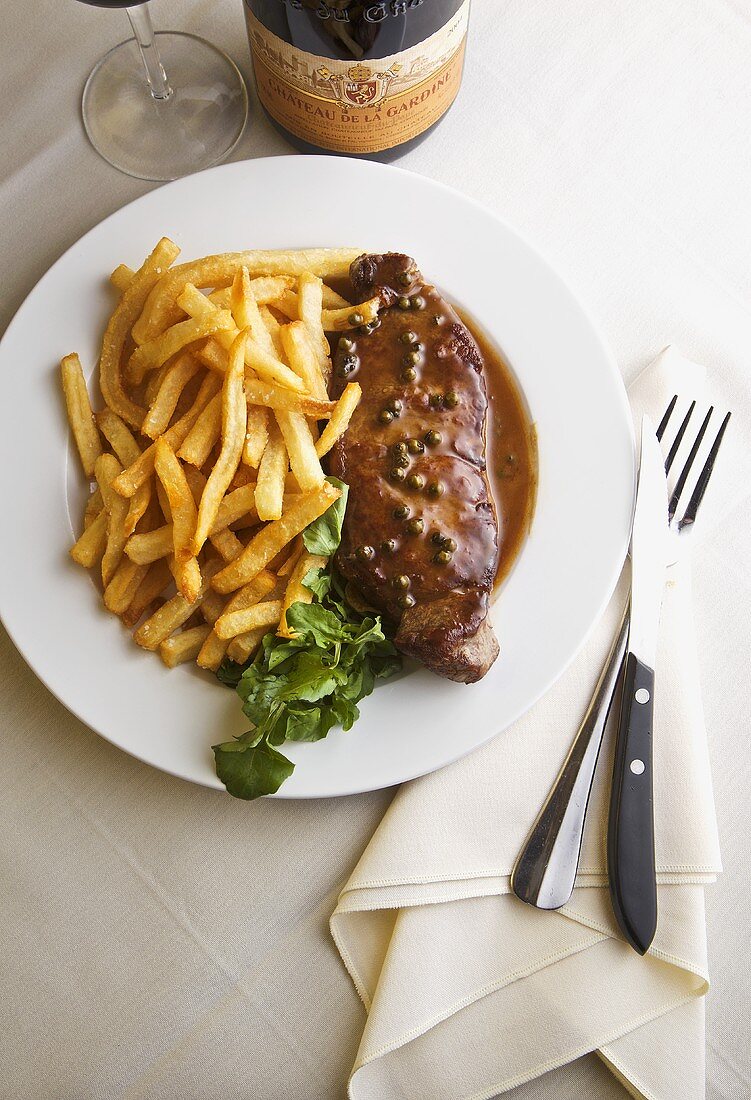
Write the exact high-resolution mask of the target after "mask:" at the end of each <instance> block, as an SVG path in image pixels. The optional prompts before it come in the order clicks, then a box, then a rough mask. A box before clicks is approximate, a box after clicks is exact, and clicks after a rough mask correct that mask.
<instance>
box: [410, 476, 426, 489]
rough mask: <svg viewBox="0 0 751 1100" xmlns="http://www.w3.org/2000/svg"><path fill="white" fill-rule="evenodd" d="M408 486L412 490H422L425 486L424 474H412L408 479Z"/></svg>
mask: <svg viewBox="0 0 751 1100" xmlns="http://www.w3.org/2000/svg"><path fill="white" fill-rule="evenodd" d="M407 485H408V486H409V487H410V489H422V488H424V486H425V478H424V477H423V476H422V474H410V475H409V477H408V478H407Z"/></svg>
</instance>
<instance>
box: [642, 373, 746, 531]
mask: <svg viewBox="0 0 751 1100" xmlns="http://www.w3.org/2000/svg"><path fill="white" fill-rule="evenodd" d="M677 405H678V394H676V395H675V397H673V399H672V400H671V402H670V404H669V405H668V407H667V409H666V410H665V414H664V416H663V418H662V420H661V421H660V426H659V427H658V429H657V438H658V439H659V440H660V441H661V442H662V441H663V438H664V437H665V435H666V433H667V431H668V428H672V423H671V421H672V422H673V423H677V420H675V419H674V417H673V414H674V412H675V410H676V406H677ZM695 410H696V402H695V401H692V402H691V404H690V405H689V407H688V410H687V412H686V413H685V415H684V416H683V418H682V419H681V421H680V423H679V424H678V427H677V430H676V433H675V436H674V438H673V441H672V443H671V445H670V448H669V450H668V455H667V458H666V459H665V474H666V476H669V475H670V470H671V468H672V466H673V463H674V462H675V459H676V457H677V455H678V453H679V451H680V450H681V445H682V444H683V441H684V437H685V436H686V431H687V429H688V425H689V421H690V420H691V417H692V416H693V414H694V411H695ZM713 413H714V406H713V405H711V406H710V407H709V409H708V411H707V413H706V414H705V416H704V419H703V420H702V422H701V425H700V427H699V430H698V432H697V433H696V436H695V437H694V440H693V442H692V443H691V446H690V450H689V453H688V456H687V457H686V459H685V461H684V463H683V467H682V469H681V471H680V473H679V474H678V478H677V480H676V482H675V485H674V487H673V491H672V493H671V495H670V502H669V504H668V522H670V523H672V521H673V518H674V516H675V514H676V511H677V510H678V505H679V503H680V500H681V497H682V495H683V493H684V490H685V489H686V483H687V482H688V479H689V477H690V476H691V472H692V469H693V467H694V466H695V465H696V459H697V456H698V455H699V452H700V450H701V449H702V443H703V442H704V437H705V435H706V433H707V428H708V427H709V423H710V421H711V419H712V415H713ZM729 420H730V413H726V415H725V416H724V418H723V420H722V423H721V424H720V427H719V429H718V431H717V434H716V435H715V437H714V441H713V442H712V445H711V446H710V448H709V451H708V453H706V456H705V457H704V464H703V466H702V468H701V470H700V472H699V475H698V477H697V478H696V482H695V483H694V487H693V491H692V492H691V496H690V498H689V501H688V504H687V505H686V509H685V511H684V513H683V515H682V516H681V518H680V520H679V521H678V530H679V531H680V530H682V529H683V528H684V527H687V526H689V525H690V524H692V523H693V522H694V520H695V519H696V513H697V512H698V510H699V506H700V505H701V502H702V500H703V499H704V493H705V492H706V489H707V485H708V484H709V479H710V477H711V476H712V470H713V469H714V464H715V461H716V459H717V454H718V452H719V450H720V445H721V443H722V438H723V436H724V435H725V429H726V428H727V426H728V421H729ZM686 446H688V441H687V442H686ZM684 450H685V448H684Z"/></svg>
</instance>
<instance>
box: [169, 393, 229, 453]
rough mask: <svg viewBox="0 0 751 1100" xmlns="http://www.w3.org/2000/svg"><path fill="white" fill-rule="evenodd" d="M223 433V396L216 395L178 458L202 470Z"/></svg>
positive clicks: (194, 427) (189, 435) (191, 432)
mask: <svg viewBox="0 0 751 1100" xmlns="http://www.w3.org/2000/svg"><path fill="white" fill-rule="evenodd" d="M221 431H222V395H221V393H217V394H215V396H214V397H212V399H211V401H209V403H208V405H207V406H206V408H205V409H204V410H203V413H202V415H201V416H200V417H199V419H198V420H197V421H196V423H195V424H194V425H193V427H192V428H191V429H190V431H189V432H188V434H187V435H186V437H185V439H184V440H183V443H182V446H181V447H180V450H179V451H178V452H177V454H178V457H179V458H181V459H182V460H183V462H189V463H190V464H191V466H195V467H196V468H197V469H200V467H201V466H203V464H204V462H205V461H206V459H207V458H208V457H209V455H210V454H211V449H212V447H213V446H214V444H215V443H216V441H217V440H218V439H219V436H220V435H221Z"/></svg>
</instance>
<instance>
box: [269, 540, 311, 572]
mask: <svg viewBox="0 0 751 1100" xmlns="http://www.w3.org/2000/svg"><path fill="white" fill-rule="evenodd" d="M291 545H292V550H291V552H290V555H289V557H288V558H287V559H286V560H285V561H283V562H282V564H281V565H280V566H279V568H278V569H275V570H274V572H275V573H276V575H277V577H286V576H288V575H289V574H290V573H291V572H292V570H293V569H294V568H295V566H296V565H297V563H298V561H299V560H300V558H301V556H302V553H303V550H304V549H305V543H304V542H303V540H302V535H298V536H297V538H296V539H295V541H294V542H293V543H292V544H291Z"/></svg>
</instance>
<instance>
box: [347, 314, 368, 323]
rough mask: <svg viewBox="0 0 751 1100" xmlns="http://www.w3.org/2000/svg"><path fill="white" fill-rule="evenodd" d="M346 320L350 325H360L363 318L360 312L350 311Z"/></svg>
mask: <svg viewBox="0 0 751 1100" xmlns="http://www.w3.org/2000/svg"><path fill="white" fill-rule="evenodd" d="M347 320H348V321H349V323H350V324H351V325H361V324H362V323H363V321H364V320H365V318H364V317H363V315H362V313H350V315H349V317H348V318H347Z"/></svg>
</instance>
